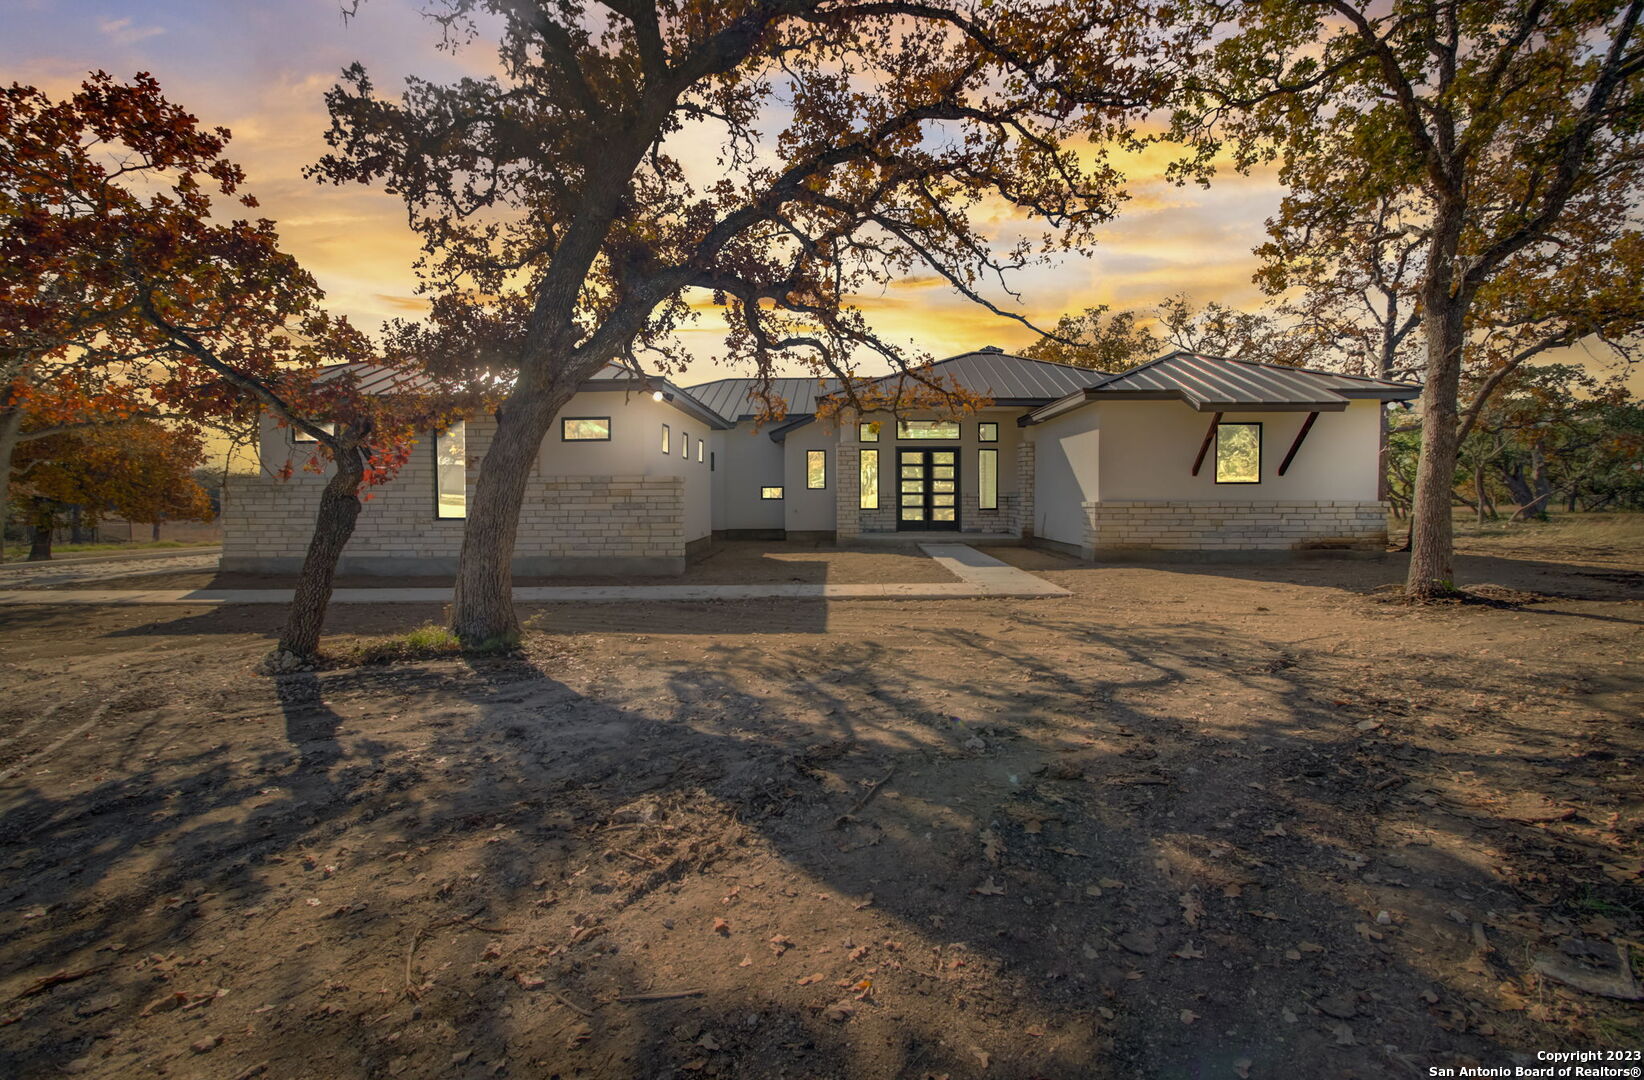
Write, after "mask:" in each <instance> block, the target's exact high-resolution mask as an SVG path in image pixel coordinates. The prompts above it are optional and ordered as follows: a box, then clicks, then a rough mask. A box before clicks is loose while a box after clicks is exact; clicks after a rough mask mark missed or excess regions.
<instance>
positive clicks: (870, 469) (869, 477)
mask: <svg viewBox="0 0 1644 1080" xmlns="http://www.w3.org/2000/svg"><path fill="white" fill-rule="evenodd" d="M861 478H862V493H861V498H859V499H858V500H857V504H856V505H857V506H858V507H860V508H861V509H863V510H877V509H879V451H877V450H864V451H862V469H861Z"/></svg>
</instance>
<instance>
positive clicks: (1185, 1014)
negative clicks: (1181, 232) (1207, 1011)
mask: <svg viewBox="0 0 1644 1080" xmlns="http://www.w3.org/2000/svg"><path fill="white" fill-rule="evenodd" d="M1198 1018H1199V1014H1198V1013H1196V1012H1194V1011H1193V1010H1192V1009H1183V1010H1182V1023H1184V1024H1191V1023H1192V1022H1193V1021H1195V1020H1197V1019H1198Z"/></svg>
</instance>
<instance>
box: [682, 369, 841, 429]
mask: <svg viewBox="0 0 1644 1080" xmlns="http://www.w3.org/2000/svg"><path fill="white" fill-rule="evenodd" d="M759 385H760V380H758V379H715V380H714V381H713V382H708V383H701V384H699V385H697V386H687V387H686V388H685V390H686V392H687V393H689V394H690V395H691V396H692V397H694V398H696V400H698V401H700V402H701V403H702V404H703V406H704V407H706V408H709V409H712V410H713V411H714V412H716V413H718V414H719V415H720V416H723V417H724V418H725V419H727V420H752V419H754V418H755V417H756V416H758V415H759V412H760V402H758V401H756V400H754V399H752V398H750V397H749V396H748V395H749V393H750V392H752V391H753V390H754V388H755V387H757V386H759ZM838 385H839V381H838V380H837V379H814V378H801V379H772V380H771V393H772V394H773V395H775V396H776V397H779V398H781V399H782V400H783V401H786V402H787V403H788V415H789V416H809V415H810V414H812V413H814V412H816V399H817V398H818V397H821V396H824V395H826V394H829V393H832V392H833V390H834V389H835V388H836V387H837V386H838Z"/></svg>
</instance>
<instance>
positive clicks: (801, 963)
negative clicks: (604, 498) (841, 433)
mask: <svg viewBox="0 0 1644 1080" xmlns="http://www.w3.org/2000/svg"><path fill="white" fill-rule="evenodd" d="M993 553H994V554H996V555H998V556H999V557H1001V558H1005V559H1007V560H1009V561H1013V562H1015V563H1017V564H1018V565H1022V566H1024V567H1026V568H1029V569H1032V570H1034V571H1035V572H1036V573H1041V574H1043V575H1044V576H1046V577H1047V578H1049V579H1050V580H1053V581H1055V582H1057V583H1058V584H1062V585H1064V586H1066V587H1068V588H1070V589H1073V590H1075V592H1076V593H1077V596H1076V597H1075V598H1074V599H1071V600H1047V601H963V602H950V603H927V602H916V603H871V604H869V603H858V604H832V605H828V604H821V603H818V604H800V603H788V604H773V603H744V604H702V605H689V604H681V605H657V606H641V605H636V606H631V607H615V608H601V609H584V610H569V609H566V610H562V609H543V610H539V611H536V612H534V613H533V614H534V617H535V619H536V620H537V622H538V629H537V630H536V631H535V632H534V633H533V634H532V635H531V637H530V639H529V648H528V650H527V651H526V654H525V655H522V656H520V657H516V658H512V659H507V660H476V661H473V662H466V661H461V660H451V659H443V660H430V661H425V662H416V663H402V664H397V665H392V666H386V667H378V668H342V669H336V670H330V671H324V672H319V673H314V674H308V675H301V676H293V677H287V678H282V679H279V680H273V679H262V678H255V677H252V676H251V675H249V674H248V673H249V671H250V669H251V667H252V665H253V663H254V661H255V659H256V658H257V657H258V656H259V655H260V654H261V653H262V652H263V651H264V650H265V649H266V648H267V647H268V638H267V636H266V635H267V633H268V631H269V630H270V628H271V626H270V624H271V623H272V621H273V620H272V619H271V617H270V615H269V613H268V611H266V610H263V611H256V610H248V609H226V610H219V611H200V612H193V611H189V610H187V609H166V610H163V611H162V610H157V609H147V610H138V609H126V610H112V611H95V612H93V611H87V610H83V609H81V610H70V609H66V608H56V609H53V608H38V609H28V610H9V611H5V612H3V613H0V620H3V621H4V626H5V632H4V637H3V640H0V659H3V661H4V663H5V665H6V666H5V673H4V686H3V689H4V692H5V698H4V703H3V705H0V772H7V771H12V770H15V775H14V776H12V777H11V778H10V779H9V780H6V781H4V782H3V783H0V867H3V868H4V875H3V884H0V956H3V957H4V959H5V964H4V965H3V966H0V971H4V972H6V974H5V975H3V976H0V1001H4V1002H5V1004H4V1005H0V1074H3V1075H15V1076H32V1075H44V1074H50V1073H51V1072H52V1071H53V1070H56V1069H59V1068H63V1067H67V1068H69V1069H70V1070H71V1071H73V1072H77V1073H79V1074H80V1075H86V1076H96V1077H126V1076H144V1075H167V1076H173V1077H195V1076H198V1077H213V1078H220V1077H239V1076H251V1075H260V1076H266V1077H271V1078H281V1080H284V1078H292V1080H296V1078H299V1077H314V1076H325V1077H356V1076H358V1077H379V1076H390V1077H434V1076H439V1077H446V1076H459V1077H467V1076H472V1077H482V1076H529V1077H538V1076H552V1075H559V1076H567V1077H569V1076H588V1077H630V1076H632V1077H646V1078H652V1077H659V1076H677V1077H694V1076H726V1077H731V1076H735V1077H778V1076H789V1077H823V1076H839V1077H846V1076H848V1077H891V1076H906V1077H915V1078H918V1077H926V1076H931V1077H936V1076H943V1075H947V1076H950V1077H984V1076H986V1077H1012V1078H1014V1077H1022V1078H1027V1077H1114V1078H1129V1077H1140V1076H1195V1077H1199V1076H1202V1077H1239V1076H1246V1075H1248V1076H1250V1077H1271V1076H1288V1075H1295V1074H1296V1067H1297V1066H1298V1065H1301V1066H1306V1067H1307V1071H1305V1072H1304V1073H1302V1075H1320V1076H1332V1077H1366V1078H1368V1077H1384V1076H1399V1075H1410V1076H1421V1075H1426V1070H1427V1068H1428V1067H1429V1066H1434V1065H1445V1064H1449V1065H1454V1064H1458V1063H1463V1062H1477V1063H1482V1064H1485V1065H1492V1066H1502V1065H1508V1064H1510V1063H1511V1062H1512V1061H1513V1060H1514V1059H1513V1057H1512V1055H1513V1054H1515V1053H1517V1054H1523V1053H1531V1054H1533V1053H1534V1052H1535V1051H1536V1050H1542V1049H1602V1048H1607V1047H1608V1048H1636V1047H1637V1046H1639V1045H1640V1042H1641V1035H1644V1030H1641V1027H1640V1023H1641V1012H1640V1006H1639V1005H1637V1004H1627V1003H1621V1002H1617V1001H1614V1000H1611V999H1608V998H1605V997H1601V996H1595V995H1593V994H1590V993H1584V992H1581V991H1577V990H1573V989H1570V988H1568V987H1566V986H1564V985H1562V984H1560V983H1558V982H1556V981H1554V980H1552V979H1550V978H1546V977H1543V976H1541V975H1538V974H1537V973H1536V970H1535V965H1536V963H1537V961H1538V958H1540V959H1546V958H1547V957H1551V958H1552V959H1553V961H1554V962H1555V965H1562V967H1560V968H1558V970H1561V971H1565V973H1566V974H1568V971H1566V970H1565V969H1569V968H1573V967H1577V966H1579V965H1580V964H1581V963H1582V957H1583V956H1585V957H1586V958H1587V960H1588V961H1591V960H1593V959H1594V958H1595V957H1596V954H1597V953H1598V952H1601V951H1603V950H1606V949H1607V950H1609V951H1610V952H1611V953H1612V954H1613V953H1614V950H1615V947H1616V946H1615V944H1614V942H1617V941H1623V942H1627V941H1631V942H1638V941H1640V940H1641V937H1644V921H1641V918H1640V916H1641V913H1644V901H1641V897H1640V877H1639V874H1640V871H1641V869H1644V862H1641V857H1644V835H1641V832H1644V798H1641V796H1640V794H1639V792H1640V783H1639V773H1640V769H1641V768H1644V731H1641V729H1640V721H1639V717H1640V715H1641V714H1644V707H1641V706H1644V696H1641V693H1640V680H1639V671H1638V657H1639V656H1640V653H1641V648H1640V646H1641V644H1644V631H1641V627H1644V575H1640V573H1639V571H1640V570H1644V559H1640V558H1639V557H1638V556H1639V553H1638V552H1637V551H1636V550H1633V551H1631V552H1630V553H1629V554H1627V555H1625V556H1624V557H1622V556H1618V557H1616V558H1613V559H1609V560H1606V561H1605V562H1603V564H1602V565H1588V564H1585V563H1583V562H1581V561H1580V560H1579V559H1576V560H1574V561H1571V562H1562V563H1561V562H1555V561H1553V560H1552V559H1551V558H1548V557H1546V556H1545V555H1544V556H1543V557H1542V558H1539V559H1537V558H1530V557H1527V556H1526V555H1525V554H1523V553H1520V554H1519V555H1518V557H1515V558H1507V557H1502V556H1500V555H1490V556H1487V557H1481V558H1478V559H1474V560H1471V561H1469V562H1466V563H1464V570H1465V571H1466V574H1467V577H1468V579H1470V580H1475V581H1477V580H1490V581H1494V582H1497V583H1499V584H1501V585H1504V586H1510V587H1512V588H1514V589H1517V590H1533V591H1535V592H1538V593H1542V594H1557V595H1556V597H1555V598H1553V599H1550V600H1547V601H1544V602H1538V603H1531V604H1527V605H1524V606H1522V607H1516V608H1515V607H1510V606H1508V607H1484V606H1457V607H1443V608H1434V609H1415V610H1413V609H1409V608H1405V607H1400V606H1396V605H1389V604H1385V603H1381V602H1378V601H1377V600H1376V599H1375V598H1374V597H1371V596H1369V595H1366V594H1368V593H1369V592H1370V590H1372V589H1373V588H1374V587H1375V586H1377V585H1379V584H1382V583H1384V582H1388V581H1392V580H1396V579H1397V577H1398V575H1399V573H1400V570H1401V567H1400V566H1399V565H1398V563H1397V562H1396V561H1389V562H1386V563H1335V562H1331V563H1318V564H1302V565H1300V566H1295V567H1287V568H1266V569H1251V570H1240V569H1229V568H1222V569H1211V568H1201V569H1182V568H1159V567H1154V568H1149V567H1129V568H1122V569H1093V568H1082V567H1077V566H1076V565H1075V564H1071V563H1069V562H1067V561H1065V560H1061V559H1059V558H1058V557H1056V556H1052V555H1047V554H1044V553H1040V552H1035V551H1025V550H1021V551H1010V550H1008V549H1001V550H996V551H994V552H993ZM1549 554H1550V553H1549ZM1503 595H1508V596H1509V598H1511V596H1510V594H1503ZM1518 599H1523V597H1522V596H1520V597H1518ZM339 614H342V613H339ZM435 615H437V613H436V612H434V611H432V610H430V611H428V612H410V611H407V610H405V609H397V610H392V611H373V610H370V609H350V610H349V611H348V612H347V613H346V616H345V617H346V619H347V620H348V623H349V627H350V629H352V630H353V631H354V632H356V633H359V634H367V635H368V634H372V633H382V632H388V631H390V630H396V629H401V628H403V627H404V626H405V625H407V623H408V622H409V621H411V620H413V619H415V618H417V617H421V616H427V617H434V616H435ZM88 724H89V726H87V725H88ZM82 728H84V730H81V729H82ZM76 732H78V733H77V734H76ZM65 735H69V736H72V737H71V738H69V739H68V740H67V741H66V742H65V741H63V739H64V736H65ZM55 744H61V745H55ZM53 747H54V748H53ZM1560 950H1562V951H1560ZM1590 975H1591V972H1589V976H1590ZM687 992H691V993H690V996H673V995H682V994H686V993H687ZM647 995H650V996H659V997H657V999H655V1000H652V999H650V998H648V997H647ZM636 996H638V997H639V998H640V999H639V1000H634V998H635V997H636ZM258 1069H261V1070H262V1071H260V1072H258V1071H257V1070H258Z"/></svg>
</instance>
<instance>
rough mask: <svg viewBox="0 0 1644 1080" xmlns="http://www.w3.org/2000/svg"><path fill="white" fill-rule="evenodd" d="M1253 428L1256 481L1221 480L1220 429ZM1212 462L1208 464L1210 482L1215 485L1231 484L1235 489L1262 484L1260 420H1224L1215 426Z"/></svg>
mask: <svg viewBox="0 0 1644 1080" xmlns="http://www.w3.org/2000/svg"><path fill="white" fill-rule="evenodd" d="M1230 427H1253V428H1255V429H1256V479H1254V480H1223V479H1222V428H1230ZM1211 451H1212V453H1213V460H1212V461H1211V463H1210V477H1211V480H1212V481H1213V482H1215V483H1217V484H1231V485H1233V486H1235V487H1241V486H1242V487H1249V486H1250V485H1252V484H1259V483H1261V482H1262V422H1261V421H1260V420H1224V421H1222V422H1221V423H1219V424H1217V425H1216V439H1215V445H1214V446H1212V447H1211Z"/></svg>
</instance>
